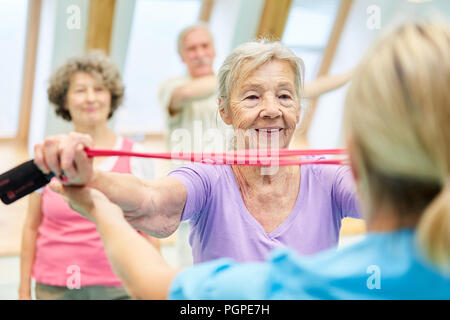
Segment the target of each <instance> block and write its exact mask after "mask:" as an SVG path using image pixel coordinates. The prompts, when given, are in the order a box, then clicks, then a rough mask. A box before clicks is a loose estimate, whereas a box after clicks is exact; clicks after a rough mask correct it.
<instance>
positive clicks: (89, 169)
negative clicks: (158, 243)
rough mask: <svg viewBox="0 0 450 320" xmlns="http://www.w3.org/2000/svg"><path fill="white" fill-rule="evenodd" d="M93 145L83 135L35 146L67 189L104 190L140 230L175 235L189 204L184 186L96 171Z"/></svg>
mask: <svg viewBox="0 0 450 320" xmlns="http://www.w3.org/2000/svg"><path fill="white" fill-rule="evenodd" d="M91 145H92V140H91V138H90V137H89V136H88V135H83V134H79V133H71V134H69V135H61V136H55V137H49V138H47V139H46V140H45V141H44V143H42V144H38V145H36V146H35V159H34V161H35V163H36V165H37V166H38V167H39V168H40V169H41V170H42V171H43V172H45V173H49V172H50V171H52V172H54V173H55V174H56V176H60V175H61V174H64V175H65V176H66V177H67V181H66V182H65V184H66V185H72V186H73V185H77V186H89V187H91V188H95V189H98V190H100V191H101V192H102V193H104V194H105V195H106V196H107V197H108V199H109V200H111V201H112V202H113V203H115V204H117V205H118V206H119V207H120V208H121V209H122V210H123V211H124V213H125V217H126V218H127V219H128V220H130V222H131V223H132V225H133V226H134V227H135V228H136V229H138V230H142V231H145V232H146V233H149V234H152V235H154V236H156V237H166V236H169V235H170V234H171V233H173V232H174V231H175V230H176V229H177V227H178V224H179V223H180V218H181V214H182V212H183V208H184V204H185V202H186V189H185V187H184V185H183V184H182V183H181V182H180V181H179V180H177V179H175V178H171V177H166V178H161V179H156V180H151V181H144V180H141V179H138V178H137V177H135V176H133V175H131V174H120V173H112V172H101V171H96V170H94V169H93V166H92V159H89V158H88V157H87V155H86V153H85V152H84V148H85V147H90V146H91Z"/></svg>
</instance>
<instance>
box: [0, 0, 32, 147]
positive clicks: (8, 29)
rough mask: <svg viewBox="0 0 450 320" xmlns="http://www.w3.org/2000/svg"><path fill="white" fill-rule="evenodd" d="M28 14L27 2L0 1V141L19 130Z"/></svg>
mask: <svg viewBox="0 0 450 320" xmlns="http://www.w3.org/2000/svg"><path fill="white" fill-rule="evenodd" d="M27 14H28V1H27V0H2V1H0V21H1V23H0V39H1V41H2V50H0V70H2V77H0V96H1V97H2V103H1V104H0V114H1V117H0V138H13V137H15V136H16V135H17V131H18V126H19V114H20V103H21V95H22V74H23V62H24V56H25V42H26V29H27Z"/></svg>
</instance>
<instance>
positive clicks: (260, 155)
mask: <svg viewBox="0 0 450 320" xmlns="http://www.w3.org/2000/svg"><path fill="white" fill-rule="evenodd" d="M85 151H86V154H87V156H88V157H89V158H92V157H108V156H127V157H141V158H154V159H172V160H184V161H191V162H200V163H204V164H217V165H221V164H229V165H247V166H277V165H278V166H292V165H302V164H347V163H348V160H347V159H300V158H299V156H323V155H334V156H335V155H345V154H346V150H345V149H310V150H286V149H278V150H236V151H230V152H224V153H213V152H212V153H199V152H193V153H183V152H180V153H170V152H163V153H140V152H129V151H120V150H101V149H90V148H85ZM294 156H297V157H295V158H292V157H294ZM287 157H291V158H287Z"/></svg>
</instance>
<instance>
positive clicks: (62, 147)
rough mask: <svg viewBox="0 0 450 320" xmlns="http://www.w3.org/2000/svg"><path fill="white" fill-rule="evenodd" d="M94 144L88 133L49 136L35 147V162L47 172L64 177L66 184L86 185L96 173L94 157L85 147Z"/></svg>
mask: <svg viewBox="0 0 450 320" xmlns="http://www.w3.org/2000/svg"><path fill="white" fill-rule="evenodd" d="M92 145H93V141H92V138H91V137H90V136H89V135H87V134H82V133H77V132H71V133H70V134H65V135H58V136H52V137H48V138H46V139H45V140H44V142H43V143H39V144H36V145H35V147H34V154H35V158H34V163H35V164H36V166H37V167H38V168H39V169H40V170H41V171H42V172H44V173H45V174H48V173H50V172H53V173H54V174H55V175H56V176H57V177H59V178H61V177H64V178H65V179H64V184H65V185H79V186H82V185H85V184H87V183H88V182H89V181H90V180H91V179H92V176H93V174H94V169H93V163H92V159H90V158H88V156H87V155H86V153H85V152H84V148H86V147H91V146H92Z"/></svg>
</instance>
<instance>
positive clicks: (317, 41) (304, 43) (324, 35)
mask: <svg viewBox="0 0 450 320" xmlns="http://www.w3.org/2000/svg"><path fill="white" fill-rule="evenodd" d="M339 5H340V1H336V0H316V1H303V0H295V1H294V2H293V4H292V7H291V12H290V13H289V17H288V20H287V23H286V28H285V31H284V35H283V39H282V40H283V42H284V44H285V45H286V46H288V47H289V48H290V49H291V50H292V51H294V53H295V54H296V55H297V56H299V57H300V58H302V59H303V61H304V62H305V69H306V70H305V77H306V81H307V82H309V81H311V80H312V79H314V78H315V77H316V75H317V72H318V70H319V67H320V63H321V61H322V55H323V51H324V49H325V47H326V46H327V43H328V38H329V36H330V33H331V31H332V28H333V24H334V20H335V18H336V14H337V11H338V9H339Z"/></svg>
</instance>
